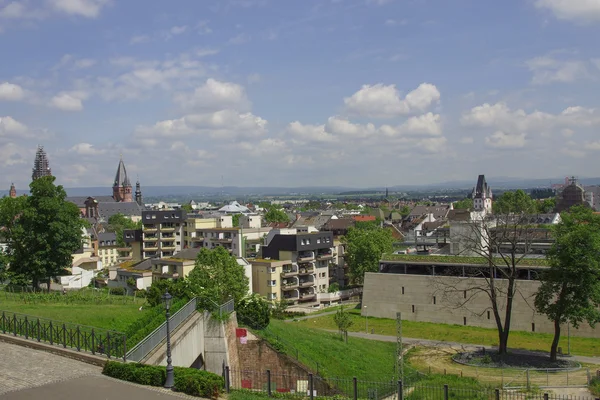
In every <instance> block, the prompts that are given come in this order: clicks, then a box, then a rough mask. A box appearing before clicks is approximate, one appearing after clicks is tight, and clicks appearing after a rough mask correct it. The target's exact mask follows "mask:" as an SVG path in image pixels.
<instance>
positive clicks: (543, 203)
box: [535, 197, 556, 214]
mask: <svg viewBox="0 0 600 400" xmlns="http://www.w3.org/2000/svg"><path fill="white" fill-rule="evenodd" d="M535 204H536V208H537V212H538V213H539V214H548V213H551V212H552V211H554V209H555V208H556V198H554V197H553V198H550V199H544V200H538V201H537V202H536V203H535Z"/></svg>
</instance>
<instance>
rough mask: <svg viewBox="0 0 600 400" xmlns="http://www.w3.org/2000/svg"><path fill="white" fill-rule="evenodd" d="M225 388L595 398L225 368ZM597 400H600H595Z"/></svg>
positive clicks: (382, 399)
mask: <svg viewBox="0 0 600 400" xmlns="http://www.w3.org/2000/svg"><path fill="white" fill-rule="evenodd" d="M223 374H224V377H225V388H226V391H227V392H230V391H231V390H247V391H252V392H262V393H266V394H268V395H269V396H276V395H283V394H285V395H286V396H292V397H296V396H297V397H298V398H303V399H306V398H308V399H310V400H313V399H315V398H319V399H323V398H332V399H336V400H339V399H353V400H358V399H367V400H449V399H461V400H594V398H593V397H581V396H566V395H565V396H563V395H555V394H553V393H534V392H531V391H530V392H519V391H516V390H501V389H484V390H481V389H474V388H468V387H462V388H461V387H451V386H449V385H442V386H433V385H426V384H420V383H415V384H412V385H404V384H403V383H402V381H395V380H389V381H385V380H383V381H366V380H359V379H356V378H353V379H344V378H343V379H337V378H321V377H318V376H316V375H313V374H299V375H294V374H290V373H279V372H276V371H270V370H265V371H250V370H235V369H230V368H229V367H227V366H226V367H225V368H224V371H223ZM595 400H599V399H598V398H596V399H595Z"/></svg>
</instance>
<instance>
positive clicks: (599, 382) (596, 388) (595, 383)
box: [590, 378, 600, 396]
mask: <svg viewBox="0 0 600 400" xmlns="http://www.w3.org/2000/svg"><path fill="white" fill-rule="evenodd" d="M590 392H592V394H593V395H594V396H600V378H593V379H592V380H591V382H590Z"/></svg>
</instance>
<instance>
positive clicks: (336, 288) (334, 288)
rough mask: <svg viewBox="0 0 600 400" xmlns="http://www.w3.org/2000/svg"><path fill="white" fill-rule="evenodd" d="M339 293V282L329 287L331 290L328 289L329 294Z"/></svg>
mask: <svg viewBox="0 0 600 400" xmlns="http://www.w3.org/2000/svg"><path fill="white" fill-rule="evenodd" d="M339 291H340V284H339V283H337V282H333V283H332V284H331V285H329V288H327V292H328V293H335V292H339Z"/></svg>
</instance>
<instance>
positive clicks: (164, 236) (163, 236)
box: [160, 231, 175, 239]
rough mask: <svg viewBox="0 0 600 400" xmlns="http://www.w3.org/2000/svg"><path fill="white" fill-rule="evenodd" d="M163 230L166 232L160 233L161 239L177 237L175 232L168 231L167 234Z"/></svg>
mask: <svg viewBox="0 0 600 400" xmlns="http://www.w3.org/2000/svg"><path fill="white" fill-rule="evenodd" d="M162 232H164V231H161V234H160V238H161V239H175V234H173V233H166V234H165V233H162Z"/></svg>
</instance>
